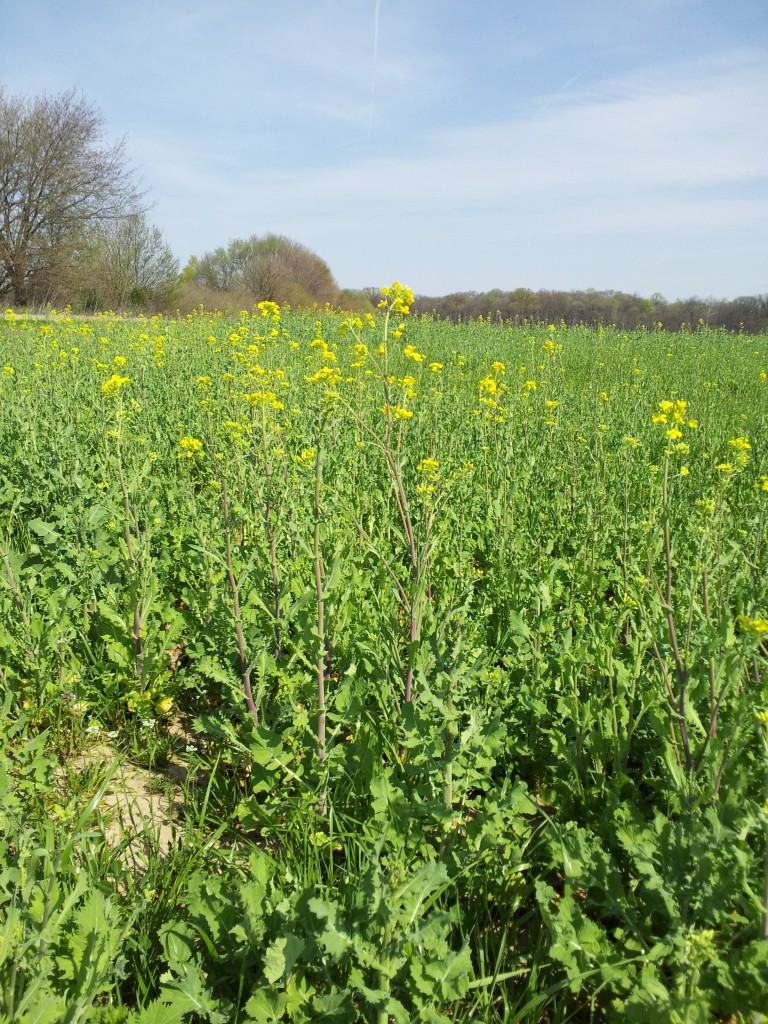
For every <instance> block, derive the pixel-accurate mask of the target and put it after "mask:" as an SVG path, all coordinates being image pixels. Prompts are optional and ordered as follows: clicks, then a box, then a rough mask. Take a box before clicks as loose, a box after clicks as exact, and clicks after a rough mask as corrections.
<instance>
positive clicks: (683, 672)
mask: <svg viewBox="0 0 768 1024" xmlns="http://www.w3.org/2000/svg"><path fill="white" fill-rule="evenodd" d="M663 505H664V513H663V514H664V560H665V563H666V615H667V630H668V632H669V641H670V644H671V645H672V656H673V658H674V661H675V673H676V675H677V684H678V693H677V708H676V712H677V724H678V729H679V731H680V742H681V744H682V747H683V757H684V758H685V774H686V775H687V776H689V777H690V775H691V772H692V771H693V758H692V757H691V745H690V740H689V738H688V727H687V725H686V721H685V706H686V697H687V689H688V670H687V668H686V667H685V665H684V664H683V658H682V656H681V654H680V645H679V644H678V640H677V628H676V626H675V612H674V609H673V607H672V583H673V573H672V538H671V534H670V527H669V460H667V461H666V463H665V465H664V490H663Z"/></svg>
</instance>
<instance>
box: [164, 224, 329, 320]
mask: <svg viewBox="0 0 768 1024" xmlns="http://www.w3.org/2000/svg"><path fill="white" fill-rule="evenodd" d="M182 281H183V282H184V283H185V284H187V285H189V286H192V287H193V288H194V287H197V288H201V289H204V290H206V291H207V292H209V293H213V299H214V301H222V299H223V296H224V295H225V294H229V295H230V296H233V297H234V296H235V295H238V296H241V297H242V301H243V302H245V301H251V302H262V301H268V302H279V303H290V304H291V305H294V306H306V305H312V304H313V303H318V304H319V305H323V304H325V303H326V302H330V303H334V304H335V303H336V302H337V301H338V297H339V288H338V285H337V284H336V281H335V280H334V278H333V274H332V273H331V270H330V268H329V267H328V264H327V263H326V262H325V261H324V260H322V259H321V258H320V257H319V256H317V255H316V254H315V253H313V252H312V251H311V250H310V249H308V248H306V246H304V245H301V244H300V243H299V242H294V241H292V240H291V239H289V238H286V237H285V236H284V235H265V236H264V237H263V238H260V237H259V236H258V235H251V237H250V238H246V239H241V238H237V239H234V240H233V241H231V242H230V243H229V244H228V245H227V246H226V247H220V248H218V249H214V250H213V251H212V252H207V253H205V254H204V255H203V256H202V257H200V258H199V259H198V258H197V257H192V259H191V260H190V261H189V263H188V264H187V266H186V267H185V269H184V273H183V274H182ZM224 301H225V300H224Z"/></svg>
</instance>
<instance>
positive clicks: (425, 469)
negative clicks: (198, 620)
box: [416, 456, 440, 477]
mask: <svg viewBox="0 0 768 1024" xmlns="http://www.w3.org/2000/svg"><path fill="white" fill-rule="evenodd" d="M439 466H440V464H439V462H438V461H437V459H432V458H430V457H429V456H427V458H424V459H422V460H421V462H420V463H419V464H418V466H417V467H416V472H417V473H424V474H425V475H426V476H432V477H435V476H437V475H438V472H439Z"/></svg>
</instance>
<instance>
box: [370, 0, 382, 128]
mask: <svg viewBox="0 0 768 1024" xmlns="http://www.w3.org/2000/svg"><path fill="white" fill-rule="evenodd" d="M380 10H381V0H376V7H375V10H374V14H373V72H372V74H371V105H370V108H369V110H368V138H369V139H370V138H372V136H373V102H374V100H375V98H376V66H377V64H378V61H379V11H380Z"/></svg>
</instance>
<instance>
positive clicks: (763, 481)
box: [755, 476, 768, 491]
mask: <svg viewBox="0 0 768 1024" xmlns="http://www.w3.org/2000/svg"><path fill="white" fill-rule="evenodd" d="M755 487H756V488H757V490H758V491H768V476H761V477H760V479H759V481H758V482H757V483H756V484H755Z"/></svg>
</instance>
